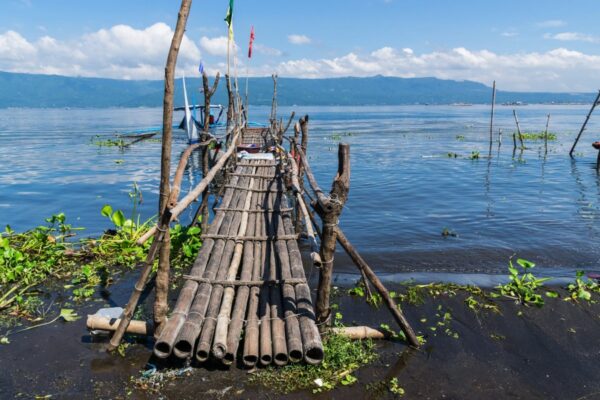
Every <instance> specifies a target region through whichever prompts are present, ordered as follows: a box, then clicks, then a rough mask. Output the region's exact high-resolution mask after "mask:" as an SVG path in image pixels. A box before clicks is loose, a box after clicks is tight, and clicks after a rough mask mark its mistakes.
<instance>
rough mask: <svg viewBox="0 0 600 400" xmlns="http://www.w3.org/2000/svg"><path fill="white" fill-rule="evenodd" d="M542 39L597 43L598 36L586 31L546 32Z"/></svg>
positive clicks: (598, 40) (599, 39)
mask: <svg viewBox="0 0 600 400" xmlns="http://www.w3.org/2000/svg"><path fill="white" fill-rule="evenodd" d="M544 39H554V40H560V41H563V42H589V43H598V42H600V37H598V36H593V35H588V34H586V33H579V32H561V33H555V34H550V33H546V34H545V35H544Z"/></svg>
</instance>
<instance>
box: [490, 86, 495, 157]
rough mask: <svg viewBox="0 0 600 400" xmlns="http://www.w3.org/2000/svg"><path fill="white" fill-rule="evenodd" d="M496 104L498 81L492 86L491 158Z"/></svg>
mask: <svg viewBox="0 0 600 400" xmlns="http://www.w3.org/2000/svg"><path fill="white" fill-rule="evenodd" d="M495 105H496V81H494V84H493V86H492V112H491V116H490V154H489V156H490V158H491V157H492V142H493V140H494V135H493V129H494V106H495Z"/></svg>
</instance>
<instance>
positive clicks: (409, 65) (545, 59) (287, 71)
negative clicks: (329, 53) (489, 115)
mask: <svg viewBox="0 0 600 400" xmlns="http://www.w3.org/2000/svg"><path fill="white" fill-rule="evenodd" d="M265 67H268V68H270V70H267V69H266V68H265ZM273 69H275V70H276V71H277V72H278V73H279V75H281V76H293V77H303V78H322V77H340V76H372V75H376V74H380V75H386V76H398V77H405V78H408V77H429V76H433V77H437V78H441V79H455V80H473V81H477V82H483V83H490V82H492V81H493V80H497V81H498V82H500V83H501V85H502V88H503V89H505V90H537V91H589V90H590V88H591V87H596V86H600V81H599V80H598V78H597V77H598V75H599V73H600V55H590V54H584V53H581V52H578V51H572V50H568V49H565V48H558V49H554V50H551V51H548V52H544V53H538V52H531V53H514V54H497V53H494V52H492V51H489V50H479V51H473V50H469V49H466V48H464V47H458V48H455V49H452V50H447V51H435V52H430V53H423V54H415V53H414V52H413V51H412V50H411V49H403V50H402V51H397V50H395V49H393V48H391V47H383V48H380V49H378V50H375V51H373V52H371V53H370V54H368V55H365V56H359V55H357V54H355V53H349V54H347V55H345V56H341V57H335V58H329V59H318V60H310V59H300V60H289V61H285V62H281V63H280V64H279V65H272V66H263V67H259V68H256V69H254V74H255V75H265V74H267V73H270V72H271V71H272V70H273Z"/></svg>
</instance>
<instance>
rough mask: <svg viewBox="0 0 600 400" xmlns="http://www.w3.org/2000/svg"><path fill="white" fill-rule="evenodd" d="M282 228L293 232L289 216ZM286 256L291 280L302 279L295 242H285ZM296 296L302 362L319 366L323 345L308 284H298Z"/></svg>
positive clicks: (284, 219)
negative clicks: (302, 353) (287, 256)
mask: <svg viewBox="0 0 600 400" xmlns="http://www.w3.org/2000/svg"><path fill="white" fill-rule="evenodd" d="M282 218H283V226H284V228H285V231H286V233H288V234H289V233H292V232H294V225H293V222H292V218H291V216H290V215H289V214H284V215H282ZM287 248H288V255H289V258H290V271H291V273H292V278H303V277H304V267H303V266H302V255H301V254H300V249H299V248H298V242H297V241H295V240H288V241H287ZM294 291H295V294H296V307H297V310H298V321H299V322H300V334H301V336H302V348H303V352H304V360H305V361H306V362H307V363H309V364H319V363H320V362H321V361H323V356H324V352H323V343H322V341H321V335H320V334H319V329H318V328H317V325H316V323H315V319H316V318H315V314H314V310H313V305H312V298H311V295H310V288H309V287H308V284H300V285H296V286H295V287H294Z"/></svg>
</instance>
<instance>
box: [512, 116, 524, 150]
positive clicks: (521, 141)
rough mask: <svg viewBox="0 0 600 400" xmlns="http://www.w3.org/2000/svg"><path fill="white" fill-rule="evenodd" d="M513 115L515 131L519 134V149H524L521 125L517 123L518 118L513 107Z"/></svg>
mask: <svg viewBox="0 0 600 400" xmlns="http://www.w3.org/2000/svg"><path fill="white" fill-rule="evenodd" d="M513 115H514V116H515V123H516V124H517V133H518V134H519V142H520V143H521V149H525V145H523V135H522V134H521V126H520V125H519V118H518V117H517V110H515V109H513Z"/></svg>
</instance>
